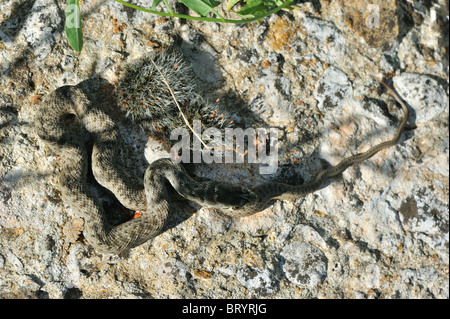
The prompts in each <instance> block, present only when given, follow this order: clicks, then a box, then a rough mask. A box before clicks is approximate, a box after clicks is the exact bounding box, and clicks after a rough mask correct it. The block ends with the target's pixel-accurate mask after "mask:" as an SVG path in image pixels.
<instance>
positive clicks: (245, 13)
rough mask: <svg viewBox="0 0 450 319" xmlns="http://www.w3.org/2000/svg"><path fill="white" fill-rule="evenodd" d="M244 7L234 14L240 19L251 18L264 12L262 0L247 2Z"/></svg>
mask: <svg viewBox="0 0 450 319" xmlns="http://www.w3.org/2000/svg"><path fill="white" fill-rule="evenodd" d="M246 3H247V4H246V5H245V6H244V7H243V8H242V9H241V10H239V11H238V12H236V13H237V14H238V15H239V16H240V17H241V18H244V19H246V18H253V17H256V16H258V15H261V14H264V13H265V12H266V5H265V4H264V1H263V0H247V1H246Z"/></svg>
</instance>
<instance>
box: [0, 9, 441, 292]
mask: <svg viewBox="0 0 450 319" xmlns="http://www.w3.org/2000/svg"><path fill="white" fill-rule="evenodd" d="M135 3H138V4H141V5H143V6H146V3H147V2H146V1H135ZM384 3H385V2H384V1H365V0H359V1H327V0H320V1H299V2H298V8H296V9H295V10H292V11H284V12H280V13H279V14H276V15H273V16H269V17H267V18H265V19H264V20H263V21H262V22H261V23H259V24H258V23H250V24H246V25H226V24H217V23H207V22H193V21H181V20H178V19H170V18H161V17H158V16H154V15H151V14H146V13H144V12H138V11H135V10H132V9H129V8H125V7H123V6H122V5H120V4H119V3H117V2H115V1H98V0H84V1H82V13H83V28H84V40H85V44H84V48H83V51H82V52H81V53H76V52H74V51H73V50H72V49H71V48H70V47H69V46H68V43H67V40H66V37H65V34H64V28H63V22H62V21H64V9H65V4H64V1H54V2H48V1H44V0H34V1H25V0H4V1H2V2H1V3H0V12H2V14H1V16H0V73H1V80H0V298H448V297H449V295H448V293H449V286H448V276H449V273H448V261H449V250H448V249H449V248H448V247H449V238H448V233H449V231H448V225H449V224H448V222H449V208H448V207H449V206H448V204H449V203H448V196H449V168H448V165H449V133H448V119H449V105H448V95H449V92H448V79H449V76H448V71H449V67H448V23H449V22H448V9H449V8H448V1H447V2H446V1H441V0H432V1H395V2H394V4H393V5H391V6H390V7H389V8H387V7H386V6H385V5H384ZM377 6H378V7H377ZM377 10H378V11H377ZM377 12H378V13H379V16H377ZM170 46H175V47H177V48H179V49H180V50H181V51H182V52H183V53H184V55H185V57H186V59H187V60H188V61H189V62H190V63H191V64H192V68H193V70H194V72H195V73H196V75H197V77H198V78H199V80H200V81H202V83H203V85H204V88H205V91H206V92H208V94H209V95H210V96H209V98H210V99H211V100H212V101H215V100H220V102H221V103H223V104H224V105H227V107H228V109H230V107H231V108H232V110H235V115H234V116H235V117H234V121H235V122H236V123H237V125H238V126H239V125H241V126H242V127H244V128H245V126H250V127H275V128H277V129H278V130H279V134H278V138H279V144H280V145H279V146H280V148H279V159H278V162H279V168H278V170H277V171H276V173H275V174H273V175H270V176H267V175H259V174H257V170H255V172H254V171H253V170H248V169H246V168H245V166H244V167H241V166H237V165H213V166H209V165H206V164H201V165H196V166H195V167H194V170H195V172H196V173H197V174H198V175H203V176H207V177H209V178H214V179H221V180H226V181H231V182H236V183H242V184H244V185H248V186H250V185H255V184H257V183H261V182H263V181H268V180H273V179H277V180H280V181H286V182H288V183H300V182H303V181H309V180H311V179H312V178H314V176H315V174H316V173H317V172H318V171H320V169H321V168H323V167H324V166H325V163H324V161H327V162H328V163H330V164H336V163H338V162H339V161H340V160H341V159H342V158H343V157H346V156H350V155H351V154H355V153H357V152H360V151H361V150H364V149H367V148H368V147H369V146H370V145H374V144H376V143H379V142H381V141H383V140H385V139H387V138H390V136H392V134H393V132H394V131H395V129H396V126H397V124H398V118H399V117H400V116H402V114H401V109H400V108H398V107H397V106H395V101H394V100H393V98H392V97H390V96H389V95H388V94H386V93H385V91H384V90H383V89H382V88H381V87H380V85H379V84H378V83H377V82H376V81H375V80H374V76H375V75H381V74H384V75H386V77H388V78H392V79H393V83H394V84H395V86H396V88H397V90H398V92H399V93H400V94H401V96H402V97H403V98H404V99H405V101H406V102H407V103H408V104H409V105H410V107H411V110H412V114H411V117H410V121H409V124H410V126H409V129H408V130H407V132H406V133H405V134H404V135H403V137H402V141H401V143H399V144H398V145H396V146H395V147H392V148H389V149H387V150H384V151H382V152H380V153H378V154H377V155H375V156H374V157H373V158H371V159H370V160H368V161H366V162H364V163H362V164H360V165H357V166H354V167H350V168H349V169H347V170H346V171H345V172H344V173H343V174H342V177H339V178H337V179H336V180H334V181H329V182H327V184H326V185H324V187H323V188H322V189H321V190H319V191H317V192H316V193H314V194H311V195H308V196H306V197H305V198H301V199H299V200H297V201H283V202H281V201H276V202H274V203H273V204H271V205H270V206H269V207H268V208H267V209H266V210H265V211H263V212H261V213H258V214H256V215H254V216H251V217H247V218H242V219H236V220H234V219H231V218H228V217H225V216H223V215H221V214H220V213H218V212H215V211H213V210H208V209H201V208H199V207H195V206H194V205H189V204H188V203H186V202H183V201H181V200H180V201H177V202H176V203H175V210H174V214H173V215H174V217H173V218H172V219H171V221H169V226H170V227H169V229H168V230H167V231H165V232H164V233H163V234H161V235H160V236H158V237H156V238H155V239H154V240H152V241H151V242H149V243H147V244H144V245H142V246H140V247H138V248H135V249H133V250H132V251H131V252H130V254H129V256H127V257H126V258H115V257H114V256H102V255H101V254H98V253H96V252H95V251H93V250H92V249H91V247H90V246H89V244H88V243H87V242H86V241H85V240H84V238H83V236H82V233H83V221H82V220H81V219H80V218H77V217H76V216H74V214H73V212H72V211H71V209H70V208H69V207H68V206H67V205H65V204H64V203H63V202H62V200H61V197H60V194H59V191H58V183H57V179H56V178H55V172H56V168H55V167H54V161H55V158H54V156H50V155H49V154H48V153H47V150H46V148H45V147H44V146H43V145H42V144H41V143H40V142H39V140H38V139H37V137H36V135H35V134H34V132H33V128H32V121H33V115H34V112H35V110H36V106H37V105H38V104H39V103H40V102H41V99H42V97H43V96H44V95H45V94H48V93H49V92H51V91H52V90H54V89H55V88H57V87H59V86H61V85H66V84H71V85H75V84H77V83H79V82H81V81H86V80H89V81H90V82H89V83H91V85H90V87H91V90H92V92H93V96H97V99H98V101H101V102H102V103H104V104H105V105H107V106H108V107H109V108H110V110H111V111H112V112H113V113H115V114H116V116H117V118H118V119H119V120H121V115H122V113H121V110H120V109H119V108H118V106H117V105H116V104H115V103H113V102H110V101H113V100H114V99H112V98H111V97H112V96H114V86H115V85H117V83H118V80H119V79H120V77H121V76H122V75H123V66H124V65H125V64H127V63H131V62H133V61H135V60H136V59H139V58H140V57H141V56H143V54H145V53H146V52H151V51H158V50H161V49H163V48H166V47H170ZM120 125H121V127H122V129H123V132H124V134H123V136H124V149H123V155H124V157H125V158H132V159H131V160H130V162H129V163H128V164H129V165H134V166H135V167H136V171H137V172H138V173H141V172H142V171H143V170H144V169H145V167H146V165H147V163H146V161H145V160H144V158H143V156H144V154H145V156H146V158H147V161H152V160H153V159H154V158H157V157H161V156H164V154H167V153H166V152H167V150H164V146H161V145H160V144H158V143H157V142H155V141H154V140H152V139H151V138H150V139H149V138H147V136H146V135H145V134H144V133H143V132H142V131H141V130H139V129H138V128H136V127H133V126H132V125H130V123H129V122H127V121H125V120H121V121H120ZM127 155H130V156H127ZM251 168H253V167H251Z"/></svg>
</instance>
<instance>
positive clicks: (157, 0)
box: [150, 0, 162, 10]
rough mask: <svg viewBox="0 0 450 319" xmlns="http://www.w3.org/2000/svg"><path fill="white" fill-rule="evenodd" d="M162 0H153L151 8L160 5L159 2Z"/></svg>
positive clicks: (153, 8)
mask: <svg viewBox="0 0 450 319" xmlns="http://www.w3.org/2000/svg"><path fill="white" fill-rule="evenodd" d="M161 1H162V0H153V3H152V7H151V8H150V9H151V10H155V9H156V7H157V6H158V4H159V3H160V2H161Z"/></svg>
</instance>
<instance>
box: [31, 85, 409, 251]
mask: <svg viewBox="0 0 450 319" xmlns="http://www.w3.org/2000/svg"><path fill="white" fill-rule="evenodd" d="M383 84H384V83H383ZM385 86H386V88H387V90H388V92H389V93H391V94H392V95H393V96H394V97H395V99H396V100H397V101H398V102H399V103H400V105H401V106H402V108H403V111H404V117H403V119H402V120H401V121H400V124H399V126H398V128H397V131H396V133H395V135H394V137H393V138H392V139H391V140H389V141H386V142H383V143H381V144H378V145H375V146H374V147H372V148H371V149H369V150H368V151H366V152H363V153H360V154H356V155H353V156H351V157H348V158H345V159H344V160H342V161H341V162H340V163H339V164H337V165H336V166H332V167H330V168H327V169H325V170H323V171H321V172H320V173H319V174H318V175H317V177H316V178H315V179H314V180H313V181H312V182H310V183H307V184H302V185H297V186H293V185H288V184H284V183H277V182H270V183H266V184H262V185H260V186H257V187H254V188H252V189H247V188H245V187H243V186H241V185H236V184H230V183H225V182H218V181H213V180H202V181H199V180H197V179H193V178H191V177H190V176H189V175H188V174H187V173H186V171H185V170H184V168H183V167H182V166H181V165H180V164H177V163H174V162H172V161H171V160H170V159H168V158H164V159H159V160H156V161H155V162H153V163H152V164H150V165H149V167H148V168H147V170H146V172H145V174H144V179H143V182H142V181H141V179H140V178H137V177H133V176H132V174H131V173H130V172H129V170H128V169H127V168H126V167H124V166H123V165H122V164H121V163H120V162H119V161H118V160H117V158H118V145H119V143H118V140H119V138H120V136H119V129H118V126H117V125H116V123H114V121H113V120H112V119H111V118H110V117H109V116H108V115H107V114H106V113H104V112H103V111H102V110H100V109H99V108H98V107H96V106H95V105H93V104H92V103H91V102H90V100H89V99H88V98H87V96H86V95H85V94H84V93H83V91H82V90H81V89H80V88H79V87H77V86H63V87H60V88H58V89H56V90H55V91H53V92H52V93H50V94H49V95H48V96H47V97H46V99H45V101H44V102H43V103H42V104H41V106H40V109H39V110H38V112H37V117H36V121H35V128H36V132H37V134H38V136H39V137H40V138H41V140H42V141H43V142H44V143H45V144H46V145H48V147H49V148H50V149H51V150H52V152H54V153H55V154H57V155H58V156H57V158H58V159H57V164H58V168H59V173H58V177H59V184H60V189H61V195H62V199H63V201H64V202H65V203H66V204H68V205H69V206H70V207H71V208H72V210H73V211H75V212H76V214H77V215H78V216H80V217H81V218H83V220H84V231H83V233H84V237H85V238H86V239H87V240H88V242H89V243H90V244H91V245H92V246H93V247H94V248H95V249H96V250H97V251H99V252H103V253H113V254H121V253H123V252H126V251H128V250H129V249H131V248H133V247H136V246H139V245H141V244H143V243H145V242H147V241H148V240H149V239H151V238H153V237H155V236H157V235H158V234H159V233H160V232H161V230H162V229H163V227H164V225H165V222H166V220H167V218H168V215H169V208H170V195H169V190H168V188H167V186H166V185H167V183H170V184H171V186H172V187H173V188H174V189H175V190H176V191H177V192H178V193H179V194H180V195H181V196H183V197H185V198H187V199H189V200H191V201H194V202H196V203H198V204H200V205H202V206H206V207H215V208H218V209H220V210H221V211H222V212H223V213H225V214H227V215H229V216H232V217H243V216H249V215H252V214H254V213H256V212H259V211H261V210H263V209H264V208H265V206H266V205H267V203H268V202H269V201H270V200H272V199H282V200H285V199H297V198H300V197H303V196H306V195H307V194H309V193H312V192H314V191H316V190H318V189H319V188H320V187H321V185H322V184H323V183H324V182H325V181H326V180H327V179H329V178H332V177H335V176H336V175H339V174H341V173H342V172H343V171H344V170H345V169H346V168H348V167H349V166H351V165H353V164H356V163H360V162H362V161H364V160H366V159H368V158H370V157H371V156H373V155H374V154H375V153H377V152H379V151H380V150H382V149H385V148H388V147H390V146H392V145H394V144H396V143H397V142H398V141H399V139H400V137H401V134H402V132H403V129H404V127H405V124H406V122H407V119H408V115H409V113H408V108H407V107H406V105H405V103H404V102H403V101H402V100H401V98H400V97H399V96H398V95H397V93H396V92H395V91H394V90H393V89H391V88H390V87H389V86H387V85H385ZM84 129H85V130H87V132H89V133H90V135H91V136H92V138H93V140H94V146H93V150H92V164H91V165H92V172H93V175H94V177H95V179H96V180H97V181H98V183H99V184H101V185H102V186H104V187H106V188H107V189H109V190H111V191H112V192H113V193H114V195H115V196H116V198H117V199H118V200H119V201H120V202H121V203H122V204H123V205H124V206H125V207H127V208H128V209H131V210H135V211H141V212H143V214H142V215H141V216H140V217H139V218H134V219H131V220H129V221H127V222H124V223H122V224H119V225H114V226H113V225H111V224H110V223H109V222H108V220H107V218H106V217H105V212H104V210H103V207H102V205H101V203H100V202H99V200H98V198H97V197H96V196H95V195H94V193H93V192H92V191H91V189H90V188H89V186H88V184H87V180H86V179H87V171H88V163H89V160H88V152H87V149H86V147H85V145H84V141H83V139H82V137H81V135H82V134H80V132H82V131H83V130H84Z"/></svg>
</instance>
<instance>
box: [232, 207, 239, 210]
mask: <svg viewBox="0 0 450 319" xmlns="http://www.w3.org/2000/svg"><path fill="white" fill-rule="evenodd" d="M231 209H232V210H238V209H239V206H233V207H231Z"/></svg>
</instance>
